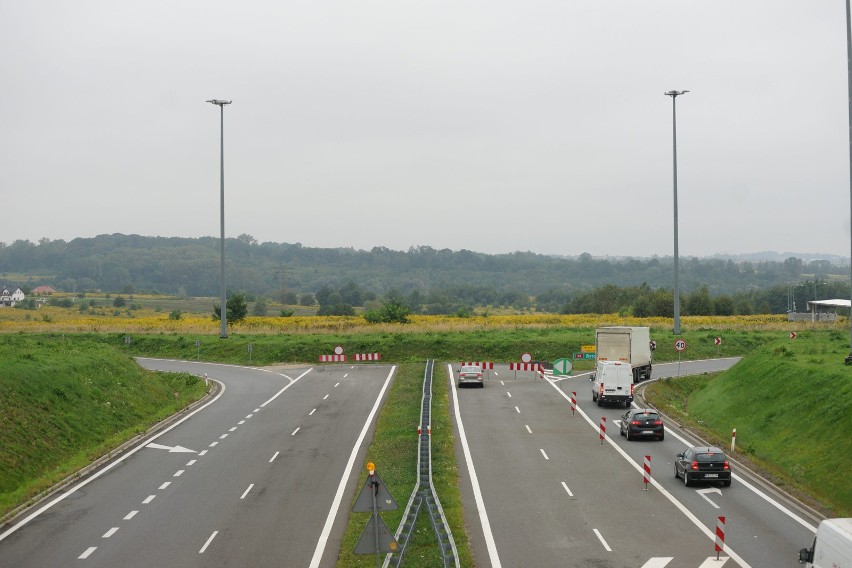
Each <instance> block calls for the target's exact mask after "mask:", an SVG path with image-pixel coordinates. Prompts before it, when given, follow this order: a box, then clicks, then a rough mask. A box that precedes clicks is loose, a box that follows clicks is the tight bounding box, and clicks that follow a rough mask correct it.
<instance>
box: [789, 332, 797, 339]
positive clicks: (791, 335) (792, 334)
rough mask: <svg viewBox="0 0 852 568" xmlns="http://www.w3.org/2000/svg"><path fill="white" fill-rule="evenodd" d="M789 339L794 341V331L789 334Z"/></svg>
mask: <svg viewBox="0 0 852 568" xmlns="http://www.w3.org/2000/svg"><path fill="white" fill-rule="evenodd" d="M790 339H796V332H795V331H791V332H790Z"/></svg>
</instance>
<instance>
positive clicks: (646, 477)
mask: <svg viewBox="0 0 852 568" xmlns="http://www.w3.org/2000/svg"><path fill="white" fill-rule="evenodd" d="M642 469H643V470H644V471H643V473H642V479H643V481H644V482H645V489H643V490H642V491H647V490H648V484H649V483H651V456H645V463H644V464H643V465H642Z"/></svg>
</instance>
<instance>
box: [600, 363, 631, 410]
mask: <svg viewBox="0 0 852 568" xmlns="http://www.w3.org/2000/svg"><path fill="white" fill-rule="evenodd" d="M590 380H591V381H592V400H593V401H597V403H598V406H601V405H603V403H605V402H621V403H624V406H625V408H626V407H628V406H630V403H631V402H633V387H634V385H633V370H632V369H631V368H630V363H626V362H622V361H598V365H597V367H596V369H595V374H594V375H592V377H591V379H590Z"/></svg>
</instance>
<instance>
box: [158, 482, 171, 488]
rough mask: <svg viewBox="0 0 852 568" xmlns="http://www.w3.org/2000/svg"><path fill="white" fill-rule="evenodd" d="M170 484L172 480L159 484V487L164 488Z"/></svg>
mask: <svg viewBox="0 0 852 568" xmlns="http://www.w3.org/2000/svg"><path fill="white" fill-rule="evenodd" d="M171 484H172V482H171V481H166V482H165V483H163V484H162V485H160V489H165V488H166V487H168V486H169V485H171Z"/></svg>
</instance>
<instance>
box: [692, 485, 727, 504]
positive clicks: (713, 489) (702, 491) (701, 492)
mask: <svg viewBox="0 0 852 568" xmlns="http://www.w3.org/2000/svg"><path fill="white" fill-rule="evenodd" d="M695 492H696V493H698V494H699V495H701V496H702V497H704V498H705V499H707V502H708V503H710V504H711V505H713V506H714V507H716V508H717V509H718V508H719V505H717V504H716V503H714V502H713V501H711V500H710V498H709V497H707V493H718V494H719V495H721V494H722V490H721V489H719V488H718V487H708V488H707V489H696V490H695Z"/></svg>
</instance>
